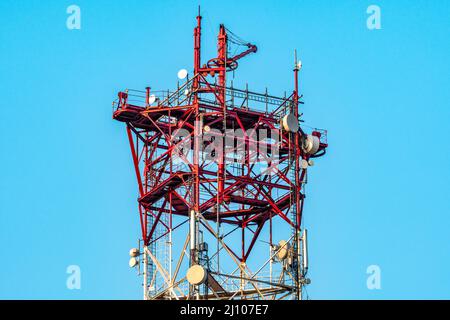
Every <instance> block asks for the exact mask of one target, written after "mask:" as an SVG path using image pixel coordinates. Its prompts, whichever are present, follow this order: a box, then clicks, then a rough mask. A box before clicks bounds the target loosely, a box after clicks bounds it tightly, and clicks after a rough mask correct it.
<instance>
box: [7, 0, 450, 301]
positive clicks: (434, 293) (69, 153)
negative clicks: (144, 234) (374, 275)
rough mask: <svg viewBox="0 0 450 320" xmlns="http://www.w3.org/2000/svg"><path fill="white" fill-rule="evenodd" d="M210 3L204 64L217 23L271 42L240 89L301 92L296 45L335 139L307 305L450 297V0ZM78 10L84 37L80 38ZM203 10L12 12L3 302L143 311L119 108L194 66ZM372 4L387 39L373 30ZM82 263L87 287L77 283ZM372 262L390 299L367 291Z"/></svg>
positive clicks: (318, 175)
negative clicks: (70, 270) (72, 15)
mask: <svg viewBox="0 0 450 320" xmlns="http://www.w3.org/2000/svg"><path fill="white" fill-rule="evenodd" d="M200 3H201V4H202V14H203V16H204V20H203V23H204V37H203V43H204V45H205V51H204V56H210V55H208V52H212V51H213V50H215V42H214V39H215V36H216V31H217V30H218V25H219V23H225V25H226V26H227V27H228V28H230V29H231V30H233V31H234V32H235V33H237V34H238V35H240V36H241V37H242V38H244V39H247V40H249V41H252V42H253V43H255V44H257V45H258V47H259V50H258V53H257V54H255V55H252V56H251V57H248V58H246V59H245V61H244V60H242V62H241V63H240V68H239V69H238V71H237V73H236V79H235V82H236V83H238V84H244V83H245V81H248V82H249V87H250V89H253V90H261V91H262V90H264V88H265V87H266V86H268V87H269V88H270V89H269V90H270V92H271V93H273V94H282V93H283V91H284V90H292V85H293V83H292V71H291V69H292V60H293V57H292V52H293V50H294V48H297V49H298V50H299V55H300V57H301V59H302V61H303V69H302V71H301V93H303V94H304V96H305V98H304V101H305V102H306V103H305V105H304V106H303V112H304V118H305V119H306V121H307V123H308V124H309V125H313V126H317V127H322V128H326V129H328V130H329V136H328V142H329V144H330V147H329V149H328V154H327V156H326V157H324V158H321V159H319V160H318V161H316V166H315V167H313V168H312V169H311V170H310V175H309V184H308V198H307V204H306V205H305V225H306V226H307V227H308V228H309V235H310V241H309V242H310V276H311V278H312V284H311V285H310V286H309V287H308V293H309V296H310V297H311V298H312V299H347V298H352V299H394V298H396V299H398V298H406V299H419V298H423V299H434V298H436V299H442V298H446V299H450V273H449V270H450V250H449V249H450V248H449V244H450V232H449V225H450V215H449V214H450V205H449V200H448V190H449V189H448V180H449V178H450V170H449V166H450V159H449V151H448V150H449V143H448V140H449V138H450V135H449V129H448V121H449V120H448V119H449V116H450V105H449V101H450V76H449V75H450V63H449V62H448V59H449V56H450V41H449V38H450V2H448V1H444V0H442V1H439V0H435V1H425V0H423V1H406V0H405V1H400V0H397V1H381V0H374V1H245V3H243V2H242V1H231V2H230V1H229V2H228V4H227V6H224V5H223V1H220V2H219V1H203V2H200ZM71 4H76V5H78V6H80V8H81V15H82V17H81V19H82V20H81V30H72V31H71V30H68V29H67V28H66V18H67V16H68V15H67V14H66V8H67V7H68V6H69V5H71ZM197 4H198V2H197V1H106V0H97V1H87V0H78V1H76V2H69V1H44V2H43V1H30V0H28V1H13V0H2V1H1V2H0V21H1V24H0V88H1V98H0V108H1V109H0V110H1V116H0V150H1V158H0V164H1V168H2V173H1V179H0V216H1V223H0V298H3V299H5V298H6V299H10V298H14V299H22V298H26V299H35V298H39V299H50V298H57V299H60V298H61V299H93V298H94V299H107V298H113V299H140V298H141V289H140V286H139V284H140V279H138V278H137V277H136V275H135V272H134V271H133V270H130V269H129V267H128V258H129V257H128V249H129V248H131V247H133V246H135V245H136V242H137V240H136V239H137V237H138V235H139V225H138V215H137V213H136V209H137V207H136V195H137V186H136V183H135V177H134V173H133V170H132V163H131V156H130V153H129V148H128V144H127V140H126V135H125V129H124V125H123V124H121V123H118V122H114V121H112V119H111V102H112V101H113V100H114V98H115V97H116V94H117V91H119V90H122V89H124V88H136V89H142V88H144V87H145V86H147V85H151V86H152V87H154V88H155V89H156V88H160V89H167V88H173V86H174V85H175V83H176V79H177V78H176V73H177V71H178V70H179V69H181V68H187V69H189V70H190V69H191V68H192V29H193V27H194V24H195V20H194V17H195V15H196V11H197ZM370 4H376V5H378V6H380V8H381V19H382V22H381V23H382V29H381V30H372V31H371V30H368V29H367V28H366V19H367V17H368V14H366V9H367V7H368V6H369V5H370ZM227 8H229V10H228V11H227V10H226V9H227ZM72 264H74V265H79V266H80V267H81V272H82V274H81V276H82V279H81V280H82V288H81V290H68V289H67V288H66V279H67V274H66V267H67V266H68V265H72ZM372 264H376V265H379V266H380V268H381V277H382V278H381V285H382V288H381V290H368V289H367V287H366V279H367V274H366V268H367V267H368V266H369V265H372Z"/></svg>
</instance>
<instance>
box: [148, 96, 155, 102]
mask: <svg viewBox="0 0 450 320" xmlns="http://www.w3.org/2000/svg"><path fill="white" fill-rule="evenodd" d="M155 101H156V96H155V95H154V94H152V95H150V97H148V104H152V103H155Z"/></svg>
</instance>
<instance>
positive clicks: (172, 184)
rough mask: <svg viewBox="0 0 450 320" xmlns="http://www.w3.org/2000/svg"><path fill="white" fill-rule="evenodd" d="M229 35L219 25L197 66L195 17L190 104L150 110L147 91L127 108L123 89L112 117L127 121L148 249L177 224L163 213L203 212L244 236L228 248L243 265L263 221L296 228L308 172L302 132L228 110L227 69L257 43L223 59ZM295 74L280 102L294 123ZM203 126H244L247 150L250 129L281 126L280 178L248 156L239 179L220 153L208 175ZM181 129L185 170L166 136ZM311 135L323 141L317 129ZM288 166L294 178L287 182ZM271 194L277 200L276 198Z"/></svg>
mask: <svg viewBox="0 0 450 320" xmlns="http://www.w3.org/2000/svg"><path fill="white" fill-rule="evenodd" d="M227 36H228V35H227V29H226V28H225V27H224V26H223V25H221V26H220V29H219V35H218V50H217V57H216V58H213V59H210V60H209V61H208V63H207V64H205V65H203V66H202V65H201V16H200V15H199V16H198V17H197V26H196V27H195V29H194V77H193V79H191V80H192V85H191V88H190V90H191V92H192V94H191V98H190V99H189V102H188V103H184V104H175V105H173V104H171V103H170V101H169V98H167V103H166V104H160V105H158V106H150V105H149V103H148V98H149V96H150V88H146V93H145V99H146V100H145V106H139V105H134V104H132V103H130V101H129V93H128V92H120V93H119V99H118V104H117V109H116V110H115V112H114V115H113V118H114V119H116V120H118V121H122V122H125V123H127V127H126V130H127V135H128V139H129V144H130V148H131V153H132V158H133V163H134V169H135V174H136V178H137V181H138V187H139V216H140V223H141V229H142V239H144V242H145V245H148V244H149V243H151V242H152V241H156V240H157V239H158V238H156V237H155V228H156V226H157V225H162V226H163V228H165V229H167V230H170V229H172V230H174V229H176V228H178V227H179V226H180V225H178V226H173V225H172V218H170V220H169V221H170V222H169V225H167V224H164V223H163V222H162V221H161V216H162V215H163V214H169V215H170V217H172V215H180V216H185V217H188V216H189V212H190V210H192V209H193V210H195V211H196V212H200V213H202V215H203V216H204V217H205V219H207V220H211V221H220V223H225V224H230V225H235V226H238V227H239V228H238V229H240V230H241V233H242V244H241V248H240V249H241V250H240V251H241V252H240V253H237V250H235V249H233V250H232V249H231V248H230V247H231V246H228V245H227V247H228V248H229V250H230V251H231V252H232V253H233V255H234V256H235V257H236V258H237V259H239V261H241V262H246V261H247V260H248V259H249V257H250V255H251V252H252V249H253V247H254V245H255V242H256V241H257V239H258V237H259V235H260V233H261V230H262V229H263V227H264V226H265V224H266V222H268V221H270V224H271V225H272V219H273V217H275V216H279V217H280V218H281V219H282V220H284V221H285V222H286V223H288V224H289V225H290V226H291V227H292V228H295V230H300V225H301V220H302V210H303V200H304V194H303V190H302V186H303V184H304V182H305V177H306V170H303V169H302V168H301V167H300V162H301V160H307V161H308V160H309V159H310V157H311V155H309V154H306V153H304V152H303V151H302V138H303V137H304V135H305V133H304V132H303V131H302V130H301V129H300V130H299V132H297V133H295V134H292V133H289V132H285V131H283V130H282V129H280V128H279V122H280V117H279V116H277V115H276V114H275V111H274V112H270V113H269V112H261V111H254V110H249V109H247V108H237V107H234V106H232V107H231V108H230V107H229V106H227V101H226V99H227V88H226V83H227V81H226V75H227V71H230V70H234V68H236V67H237V62H236V61H237V60H239V59H241V58H243V57H244V56H246V55H248V54H250V53H253V52H256V50H257V49H256V46H254V45H250V44H249V45H248V47H249V49H248V50H246V51H244V52H242V53H240V54H238V55H236V56H234V57H228V55H227V43H228V41H227ZM298 70H299V69H298V67H297V66H296V67H295V68H294V82H295V88H294V91H293V93H292V94H291V95H290V96H289V97H287V98H284V102H283V103H282V104H281V105H280V108H281V107H283V106H282V105H283V104H285V105H288V104H291V105H292V110H293V112H294V114H295V116H296V117H297V118H299V110H298V106H299V103H300V102H299V99H300V96H299V93H298V90H299V89H298ZM216 76H217V82H215V83H213V82H211V81H209V80H208V77H211V78H215V77H216ZM204 95H210V96H212V97H213V100H214V102H213V103H210V104H207V103H205V101H204V100H202V98H201V97H202V96H204ZM247 102H248V101H247ZM172 118H176V122H175V123H171V121H172V120H171V119H172ZM163 119H164V120H163ZM167 119H169V120H167ZM200 123H203V125H204V126H206V125H208V126H210V127H211V128H216V129H219V130H221V131H222V132H224V130H225V129H226V128H227V127H230V126H235V127H237V128H240V129H242V130H243V131H244V132H245V138H244V139H242V140H241V141H238V145H245V146H247V145H248V144H249V143H250V142H251V140H252V137H251V136H249V135H248V134H247V132H248V131H247V130H249V129H251V130H253V131H256V130H258V129H277V128H278V129H277V130H279V133H280V136H281V139H280V140H281V146H280V159H279V164H280V166H279V168H278V169H276V170H278V172H277V174H276V175H275V176H272V177H269V176H267V175H264V174H261V173H260V174H258V173H256V172H254V171H253V170H254V168H255V167H254V166H255V165H254V164H253V163H251V161H250V160H251V159H250V156H249V155H248V154H247V155H246V158H245V160H244V163H243V164H242V174H241V175H236V174H234V173H233V172H230V171H229V170H227V169H226V166H225V160H226V156H227V153H226V152H225V150H223V152H222V153H221V158H220V161H219V164H218V166H217V169H218V170H217V172H214V171H210V170H208V169H207V168H206V167H205V166H203V165H202V164H201V161H200V159H199V157H200V137H201V135H202V132H203V128H202V127H200ZM179 129H185V130H187V131H188V132H190V136H189V137H188V138H193V139H194V143H193V145H194V152H193V162H190V161H189V160H187V159H186V162H187V163H188V165H187V167H188V170H183V171H179V170H177V169H176V168H174V164H173V162H172V160H171V159H173V157H174V155H175V154H178V153H179V150H178V148H177V145H175V144H174V142H173V141H172V138H171V136H172V134H173V133H174V132H175V131H176V130H179ZM314 134H316V135H318V136H319V137H320V133H319V132H315V133H314ZM326 147H327V144H326V143H323V142H321V144H320V150H321V151H323V152H324V150H325V148H326ZM292 161H293V163H294V179H292V177H288V172H289V170H290V168H291V163H292ZM142 163H143V168H142ZM202 190H203V191H204V193H206V194H208V198H207V199H201V192H202ZM238 194H240V195H238ZM276 194H281V196H280V197H278V198H275V195H276ZM217 204H220V206H218V205H217ZM294 204H295V212H294V215H292V211H290V210H291V209H292V207H293V206H294ZM238 207H239V208H238ZM289 212H291V213H289ZM149 217H152V218H153V222H152V225H151V226H148V218H149ZM251 226H255V227H256V229H255V230H252V229H251V228H250V227H251ZM245 230H250V231H251V234H252V235H251V238H250V240H249V241H248V242H247V239H246V238H245V232H244V231H245ZM236 232H237V231H236ZM158 237H161V236H158ZM270 239H272V227H270ZM271 241H272V240H271Z"/></svg>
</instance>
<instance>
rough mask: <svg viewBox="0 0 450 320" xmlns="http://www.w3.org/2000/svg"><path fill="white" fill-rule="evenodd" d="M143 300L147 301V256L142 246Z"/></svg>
mask: <svg viewBox="0 0 450 320" xmlns="http://www.w3.org/2000/svg"><path fill="white" fill-rule="evenodd" d="M143 257H144V285H143V287H144V300H147V299H148V255H147V246H146V245H145V244H144V253H143Z"/></svg>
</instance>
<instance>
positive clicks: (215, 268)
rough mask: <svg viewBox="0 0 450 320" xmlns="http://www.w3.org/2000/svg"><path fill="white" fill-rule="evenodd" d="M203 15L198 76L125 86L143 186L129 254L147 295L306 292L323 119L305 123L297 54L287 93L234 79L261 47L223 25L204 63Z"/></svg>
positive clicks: (123, 112) (287, 295) (296, 295)
mask: <svg viewBox="0 0 450 320" xmlns="http://www.w3.org/2000/svg"><path fill="white" fill-rule="evenodd" d="M201 19H202V17H201V16H200V13H199V15H198V16H197V25H196V27H195V29H194V68H193V73H192V76H191V77H189V76H188V75H187V72H186V71H185V70H181V71H180V72H179V78H181V79H182V83H178V85H177V88H176V90H173V91H153V90H151V89H150V88H149V87H148V88H146V90H145V91H138V90H131V89H127V90H125V91H122V92H119V95H118V99H117V100H116V101H115V102H114V113H113V118H114V119H115V120H118V121H121V122H124V123H126V132H127V135H128V139H129V143H130V148H131V154H132V159H133V163H134V171H135V174H136V178H137V182H138V188H139V198H138V207H139V218H140V224H141V237H140V238H141V239H140V241H139V243H140V245H139V248H135V249H133V250H131V251H130V255H131V256H132V258H131V259H130V266H132V267H134V266H136V267H137V268H138V270H139V272H140V274H142V275H143V279H144V280H143V283H144V299H186V298H188V299H301V298H302V292H303V290H302V288H303V286H305V285H307V284H308V283H309V279H308V278H307V277H306V274H307V270H308V259H307V243H306V242H307V241H306V238H307V235H306V230H305V229H304V228H303V227H302V226H301V222H302V212H303V204H304V200H305V191H304V186H305V184H306V174H307V171H308V168H309V167H310V166H311V165H313V162H312V158H316V157H319V156H322V155H324V154H325V150H326V147H327V141H326V131H324V130H319V129H314V130H312V131H311V132H309V133H307V132H306V131H305V128H304V126H303V125H301V123H302V120H301V114H300V113H299V106H300V105H301V104H302V102H301V101H300V99H301V96H300V95H299V89H298V73H299V70H300V69H301V64H300V63H299V62H298V61H297V59H296V58H295V63H294V68H293V73H294V77H293V78H294V89H293V90H292V93H291V94H290V95H286V94H285V95H284V96H283V97H277V96H273V95H270V94H268V91H267V90H266V92H265V93H256V92H252V91H249V90H248V87H247V88H246V89H244V90H242V89H237V88H234V87H233V83H232V81H228V80H227V73H228V72H229V71H233V70H235V69H236V68H237V67H238V60H240V59H241V58H243V57H245V56H246V55H248V54H251V53H255V52H256V51H257V48H256V46H255V45H252V44H250V43H247V42H245V41H242V39H240V38H239V37H237V36H236V35H235V34H233V33H232V32H230V31H229V30H228V29H227V28H225V27H224V26H223V25H220V28H219V34H218V39H217V48H218V50H217V57H215V58H212V59H210V60H208V61H207V62H206V63H205V64H202V59H201ZM236 46H237V47H238V49H239V48H241V49H242V50H240V51H241V53H239V54H237V55H234V56H230V55H229V52H231V50H230V49H231V47H236Z"/></svg>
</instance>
